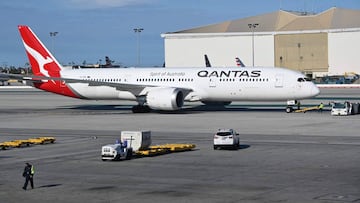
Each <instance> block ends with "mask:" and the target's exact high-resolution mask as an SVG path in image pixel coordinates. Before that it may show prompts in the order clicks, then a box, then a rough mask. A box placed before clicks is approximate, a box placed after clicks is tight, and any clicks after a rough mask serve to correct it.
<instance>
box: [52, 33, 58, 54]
mask: <svg viewBox="0 0 360 203" xmlns="http://www.w3.org/2000/svg"><path fill="white" fill-rule="evenodd" d="M57 34H59V32H50V37H51V38H52V40H51V46H52V52H55V50H54V38H55V36H56V35H57Z"/></svg>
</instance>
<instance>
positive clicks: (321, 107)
mask: <svg viewBox="0 0 360 203" xmlns="http://www.w3.org/2000/svg"><path fill="white" fill-rule="evenodd" d="M323 108H324V104H323V103H322V102H321V103H320V105H319V111H320V112H321V113H322V111H323Z"/></svg>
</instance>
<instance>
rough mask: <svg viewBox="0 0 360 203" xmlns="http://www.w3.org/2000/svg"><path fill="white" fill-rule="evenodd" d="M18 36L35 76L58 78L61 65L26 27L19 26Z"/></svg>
mask: <svg viewBox="0 0 360 203" xmlns="http://www.w3.org/2000/svg"><path fill="white" fill-rule="evenodd" d="M18 28H19V31H20V35H21V37H22V41H23V44H24V47H25V49H26V52H27V54H28V58H29V61H30V64H31V67H32V70H33V73H34V74H35V75H43V76H47V77H60V71H61V69H62V67H61V65H60V64H59V63H58V62H57V60H56V59H55V57H54V56H53V55H52V54H51V53H50V52H49V51H48V50H47V48H46V47H45V46H44V45H43V44H42V42H41V41H40V40H39V39H38V37H37V36H36V35H35V34H34V33H33V32H32V30H31V29H30V28H29V27H28V26H24V25H19V27H18Z"/></svg>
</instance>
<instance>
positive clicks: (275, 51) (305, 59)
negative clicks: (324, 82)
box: [162, 7, 360, 76]
mask: <svg viewBox="0 0 360 203" xmlns="http://www.w3.org/2000/svg"><path fill="white" fill-rule="evenodd" d="M359 19H360V10H350V9H341V8H335V7H334V8H331V9H329V10H326V11H324V12H321V13H318V14H309V13H305V12H289V11H284V10H279V11H276V12H273V13H268V14H263V15H259V16H253V17H248V18H243V19H238V20H232V21H226V22H222V23H218V24H212V25H207V26H202V27H197V28H192V29H187V30H181V31H176V32H168V33H165V34H162V37H163V38H164V44H165V64H166V67H203V66H205V61H204V55H205V54H207V55H208V57H209V60H210V62H211V65H212V66H236V62H235V57H239V58H240V59H241V60H242V61H243V62H244V63H245V65H247V66H251V65H253V63H254V65H255V66H277V67H286V68H289V69H293V70H298V71H301V72H303V73H306V74H312V75H313V76H323V75H339V74H341V75H342V74H344V73H349V72H355V73H358V74H359V73H360V54H359V53H360V51H359V49H360V20H359ZM253 51H254V55H253Z"/></svg>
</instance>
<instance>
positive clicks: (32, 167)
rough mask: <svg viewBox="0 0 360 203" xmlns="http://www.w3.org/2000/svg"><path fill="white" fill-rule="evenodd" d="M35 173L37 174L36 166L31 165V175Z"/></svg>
mask: <svg viewBox="0 0 360 203" xmlns="http://www.w3.org/2000/svg"><path fill="white" fill-rule="evenodd" d="M34 174H35V169H34V166H31V175H34Z"/></svg>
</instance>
